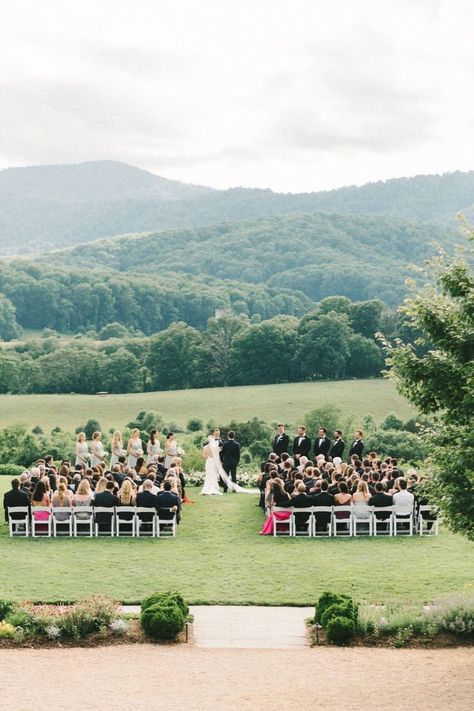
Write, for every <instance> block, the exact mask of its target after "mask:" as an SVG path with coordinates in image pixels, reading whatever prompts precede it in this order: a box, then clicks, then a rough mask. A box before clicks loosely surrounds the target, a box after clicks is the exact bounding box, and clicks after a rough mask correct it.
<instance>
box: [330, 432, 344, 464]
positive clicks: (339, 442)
mask: <svg viewBox="0 0 474 711" xmlns="http://www.w3.org/2000/svg"><path fill="white" fill-rule="evenodd" d="M345 448H346V443H345V442H344V440H343V439H342V437H341V438H340V439H335V440H334V442H333V445H332V447H331V449H330V450H329V456H330V457H331V459H334V457H340V458H341V459H342V455H343V453H344V449H345Z"/></svg>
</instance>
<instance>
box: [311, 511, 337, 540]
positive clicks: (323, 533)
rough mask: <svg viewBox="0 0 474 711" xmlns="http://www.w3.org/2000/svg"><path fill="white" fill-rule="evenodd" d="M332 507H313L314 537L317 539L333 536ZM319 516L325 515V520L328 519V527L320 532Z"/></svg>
mask: <svg viewBox="0 0 474 711" xmlns="http://www.w3.org/2000/svg"><path fill="white" fill-rule="evenodd" d="M332 513H333V507H332V506H313V516H314V520H313V536H314V538H317V537H318V536H332ZM319 514H325V518H328V519H329V520H328V522H327V525H326V526H324V528H322V529H320V530H318V516H319Z"/></svg>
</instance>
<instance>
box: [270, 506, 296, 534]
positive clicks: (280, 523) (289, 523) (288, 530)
mask: <svg viewBox="0 0 474 711" xmlns="http://www.w3.org/2000/svg"><path fill="white" fill-rule="evenodd" d="M284 511H286V513H289V514H290V515H289V516H288V518H284V519H282V520H279V519H278V518H277V517H276V516H275V515H274V514H275V513H282V512H284ZM272 522H273V535H274V536H275V537H276V536H292V535H293V528H294V525H295V519H294V516H293V509H292V508H290V507H289V506H274V508H273V511H272Z"/></svg>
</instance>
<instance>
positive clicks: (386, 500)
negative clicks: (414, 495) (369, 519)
mask: <svg viewBox="0 0 474 711" xmlns="http://www.w3.org/2000/svg"><path fill="white" fill-rule="evenodd" d="M368 504H369V506H373V507H374V508H384V506H392V505H393V498H392V497H391V496H390V494H384V493H383V492H381V493H379V494H374V496H371V497H370V499H369V501H368ZM374 513H375V518H378V519H380V521H385V520H386V519H387V518H390V513H389V512H388V511H381V512H380V513H379V514H377V512H374Z"/></svg>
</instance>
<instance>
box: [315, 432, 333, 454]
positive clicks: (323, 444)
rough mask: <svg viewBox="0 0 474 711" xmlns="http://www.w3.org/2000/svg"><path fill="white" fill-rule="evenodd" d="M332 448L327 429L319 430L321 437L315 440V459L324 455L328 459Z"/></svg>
mask: <svg viewBox="0 0 474 711" xmlns="http://www.w3.org/2000/svg"><path fill="white" fill-rule="evenodd" d="M330 447H331V440H330V439H329V437H328V436H327V429H326V428H325V427H320V428H319V436H318V437H317V438H316V439H315V440H314V456H315V458H316V457H317V456H318V455H319V454H322V455H324V458H325V459H326V458H327V456H328V452H329V448H330Z"/></svg>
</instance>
